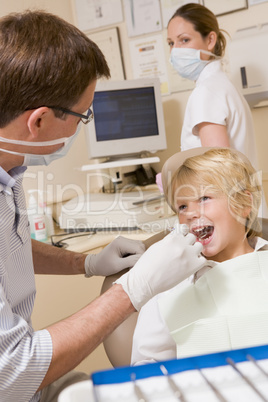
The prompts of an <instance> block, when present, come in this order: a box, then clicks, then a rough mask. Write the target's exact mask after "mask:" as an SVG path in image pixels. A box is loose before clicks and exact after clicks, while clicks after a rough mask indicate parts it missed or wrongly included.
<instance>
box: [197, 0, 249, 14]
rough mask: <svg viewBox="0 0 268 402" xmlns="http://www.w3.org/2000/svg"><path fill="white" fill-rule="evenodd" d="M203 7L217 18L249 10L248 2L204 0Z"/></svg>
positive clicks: (238, 0)
mask: <svg viewBox="0 0 268 402" xmlns="http://www.w3.org/2000/svg"><path fill="white" fill-rule="evenodd" d="M203 5H204V6H205V7H207V8H209V9H210V10H211V11H212V12H213V13H214V14H215V15H216V16H219V15H224V14H229V13H233V12H235V11H241V10H245V9H246V8H248V1H247V0H224V1H222V0H203Z"/></svg>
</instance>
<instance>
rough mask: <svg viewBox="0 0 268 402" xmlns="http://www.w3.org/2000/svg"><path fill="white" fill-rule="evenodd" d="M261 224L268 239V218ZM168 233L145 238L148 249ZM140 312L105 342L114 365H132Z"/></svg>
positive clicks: (107, 281)
mask: <svg viewBox="0 0 268 402" xmlns="http://www.w3.org/2000/svg"><path fill="white" fill-rule="evenodd" d="M260 224H261V227H262V237H263V238H264V239H265V240H267V241H268V219H265V218H262V219H260ZM168 233H169V232H168V231H163V232H160V233H158V234H156V235H154V236H152V237H150V238H149V239H147V240H145V241H144V243H145V247H146V249H147V248H148V247H150V246H151V245H152V244H153V243H155V242H157V241H159V240H161V239H162V238H163V237H164V236H166V235H167V234H168ZM125 272H127V270H124V271H121V272H119V273H118V274H116V275H111V276H107V277H106V278H105V279H104V281H103V285H102V289H101V293H104V292H105V291H106V290H108V289H109V288H110V287H111V286H112V283H113V282H114V281H116V279H118V278H119V277H120V276H121V275H122V274H124V273H125ZM138 314H139V313H138V312H136V313H134V314H132V315H131V316H130V317H129V318H128V319H127V320H126V321H124V322H123V323H122V324H121V325H120V326H119V327H118V328H117V329H116V330H115V331H114V332H113V333H112V334H111V335H110V336H109V337H108V338H107V339H106V340H105V341H104V342H103V345H104V349H105V352H106V354H107V357H108V359H109V360H110V362H111V364H112V365H113V367H118V366H129V365H130V361H131V349H132V339H133V334H134V330H135V326H136V322H137V319H138Z"/></svg>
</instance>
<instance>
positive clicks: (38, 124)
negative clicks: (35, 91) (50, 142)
mask: <svg viewBox="0 0 268 402" xmlns="http://www.w3.org/2000/svg"><path fill="white" fill-rule="evenodd" d="M51 113H53V111H52V110H51V109H50V108H48V107H46V106H41V107H39V108H38V109H34V110H33V111H31V114H30V115H29V117H28V120H27V127H28V130H29V132H30V133H31V136H32V137H33V138H37V137H38V134H39V132H40V129H42V128H43V125H44V123H45V118H46V117H48V116H49V115H50V114H51ZM53 115H54V114H53Z"/></svg>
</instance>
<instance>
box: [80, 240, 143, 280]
mask: <svg viewBox="0 0 268 402" xmlns="http://www.w3.org/2000/svg"><path fill="white" fill-rule="evenodd" d="M144 251H145V245H144V243H143V242H142V241H139V240H132V239H127V238H126V237H123V236H119V237H117V238H116V239H115V240H113V241H112V242H111V243H110V244H109V245H108V246H106V247H105V248H104V249H103V250H102V251H101V252H100V253H98V254H89V255H88V256H87V257H86V259H85V271H86V277H90V276H93V275H97V276H109V275H113V274H116V273H117V272H119V271H122V270H123V269H125V268H132V267H133V265H135V264H136V262H137V261H138V259H139V258H140V256H141V254H143V253H144Z"/></svg>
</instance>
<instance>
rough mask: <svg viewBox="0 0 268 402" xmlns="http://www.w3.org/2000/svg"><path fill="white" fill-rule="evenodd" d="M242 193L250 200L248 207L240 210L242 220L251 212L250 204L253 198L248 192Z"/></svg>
mask: <svg viewBox="0 0 268 402" xmlns="http://www.w3.org/2000/svg"><path fill="white" fill-rule="evenodd" d="M244 193H245V194H246V195H247V196H248V197H249V198H250V201H249V204H250V205H248V206H244V207H243V210H242V216H243V218H247V217H248V216H249V214H250V212H251V210H252V203H253V197H252V194H251V192H250V191H248V190H245V191H244Z"/></svg>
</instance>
